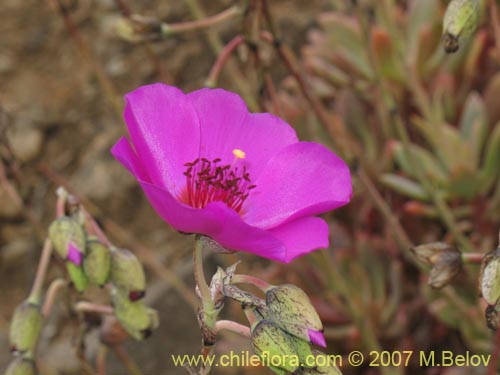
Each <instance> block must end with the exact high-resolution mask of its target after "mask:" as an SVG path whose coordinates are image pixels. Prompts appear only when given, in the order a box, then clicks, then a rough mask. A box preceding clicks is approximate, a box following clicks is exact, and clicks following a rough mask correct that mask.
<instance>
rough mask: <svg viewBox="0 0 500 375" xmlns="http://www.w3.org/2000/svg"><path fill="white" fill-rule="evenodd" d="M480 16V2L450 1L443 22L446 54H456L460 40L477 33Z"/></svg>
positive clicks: (466, 0)
mask: <svg viewBox="0 0 500 375" xmlns="http://www.w3.org/2000/svg"><path fill="white" fill-rule="evenodd" d="M479 15H480V6H479V0H451V1H450V3H449V4H448V8H446V13H445V14H444V20H443V46H444V50H445V51H446V52H448V53H452V52H456V51H457V50H458V48H459V44H460V39H461V38H466V37H469V36H470V35H472V34H473V33H474V31H476V29H477V26H478V23H479Z"/></svg>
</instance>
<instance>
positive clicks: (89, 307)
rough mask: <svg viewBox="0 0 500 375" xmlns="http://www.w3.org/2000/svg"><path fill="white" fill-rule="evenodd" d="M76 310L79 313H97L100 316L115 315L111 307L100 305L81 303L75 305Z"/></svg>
mask: <svg viewBox="0 0 500 375" xmlns="http://www.w3.org/2000/svg"><path fill="white" fill-rule="evenodd" d="M75 310H76V311H79V312H95V313H99V314H107V315H111V314H113V311H114V310H113V308H112V307H111V306H105V305H98V304H95V303H92V302H86V301H81V302H78V303H77V304H76V305H75Z"/></svg>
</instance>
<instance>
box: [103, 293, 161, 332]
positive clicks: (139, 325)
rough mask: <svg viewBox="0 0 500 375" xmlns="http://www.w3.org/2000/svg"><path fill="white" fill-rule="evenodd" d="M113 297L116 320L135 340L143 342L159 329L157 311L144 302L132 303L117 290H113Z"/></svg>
mask: <svg viewBox="0 0 500 375" xmlns="http://www.w3.org/2000/svg"><path fill="white" fill-rule="evenodd" d="M111 296H112V300H113V306H114V308H115V315H116V318H117V319H118V320H119V322H120V323H121V325H122V326H123V328H125V330H126V331H127V333H128V334H129V335H130V336H132V337H133V338H134V339H136V340H139V341H140V340H143V339H145V338H147V337H149V336H150V335H151V333H152V332H153V330H155V329H156V328H157V327H158V325H159V318H158V313H157V311H156V310H154V309H151V308H149V307H147V306H146V305H145V304H144V302H143V301H135V302H132V301H130V299H129V298H128V295H124V294H123V293H122V291H121V290H119V289H116V288H115V289H113V292H112V295H111Z"/></svg>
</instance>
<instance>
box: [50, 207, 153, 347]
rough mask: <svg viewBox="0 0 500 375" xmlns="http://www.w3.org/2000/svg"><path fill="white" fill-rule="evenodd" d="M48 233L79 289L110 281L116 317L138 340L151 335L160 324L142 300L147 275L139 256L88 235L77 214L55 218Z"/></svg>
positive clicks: (101, 285) (80, 290) (100, 285)
mask: <svg viewBox="0 0 500 375" xmlns="http://www.w3.org/2000/svg"><path fill="white" fill-rule="evenodd" d="M49 236H50V239H51V241H52V243H53V245H54V249H55V250H56V252H57V253H58V254H59V256H60V257H61V258H63V259H64V261H65V263H66V268H67V270H68V274H69V277H70V278H71V281H72V282H73V285H74V286H75V288H76V290H78V291H79V292H83V291H85V290H86V289H87V287H88V285H89V284H93V285H97V286H99V287H103V286H104V285H106V284H109V286H110V290H111V300H112V303H113V306H114V309H115V314H116V317H117V319H118V321H119V322H120V323H121V324H122V326H123V328H124V329H125V331H126V332H127V333H128V334H129V335H130V336H131V337H133V338H135V339H136V340H142V339H143V338H145V337H147V336H149V334H150V333H151V332H152V330H153V329H155V328H156V327H157V326H158V316H157V313H156V311H155V310H153V309H151V308H148V307H147V306H146V305H145V304H144V302H143V301H142V298H143V297H144V296H145V294H146V276H145V274H144V269H143V268H142V265H141V263H140V262H139V260H138V259H137V257H136V256H135V255H134V254H133V253H132V252H130V251H129V250H126V249H119V248H115V247H109V246H107V245H105V244H104V243H102V242H101V241H99V240H98V239H97V238H95V237H92V236H89V235H88V234H87V233H86V231H85V228H84V227H83V225H81V224H80V223H79V221H78V216H76V215H75V216H72V217H68V216H62V217H60V218H58V219H57V220H55V221H54V222H53V223H52V224H51V226H50V229H49Z"/></svg>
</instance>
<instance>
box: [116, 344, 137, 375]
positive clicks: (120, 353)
mask: <svg viewBox="0 0 500 375" xmlns="http://www.w3.org/2000/svg"><path fill="white" fill-rule="evenodd" d="M113 351H114V352H115V354H116V356H117V357H118V359H119V360H120V361H121V362H122V363H123V365H124V366H125V367H126V368H127V371H128V372H129V373H130V374H131V375H142V371H141V369H140V367H139V366H138V365H137V363H135V361H134V360H133V359H132V357H131V356H130V355H129V354H128V353H127V351H126V350H125V348H124V347H123V346H121V345H114V346H113Z"/></svg>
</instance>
